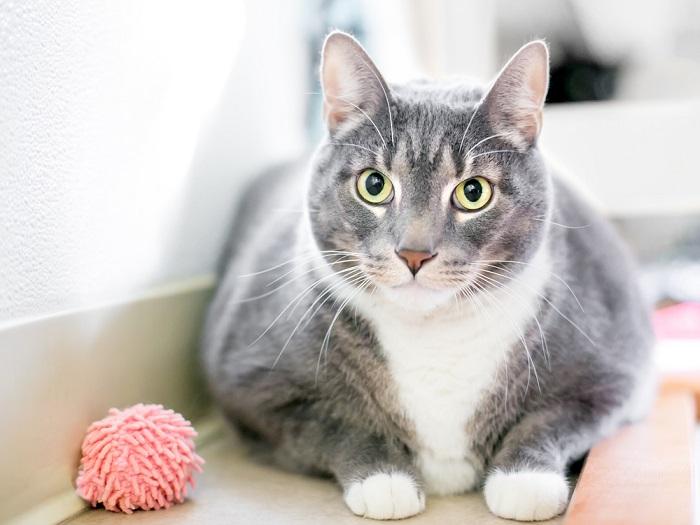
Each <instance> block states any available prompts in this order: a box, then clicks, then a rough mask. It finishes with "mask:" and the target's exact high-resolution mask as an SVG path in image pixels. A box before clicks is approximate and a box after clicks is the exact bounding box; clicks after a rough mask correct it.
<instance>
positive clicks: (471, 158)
mask: <svg viewBox="0 0 700 525" xmlns="http://www.w3.org/2000/svg"><path fill="white" fill-rule="evenodd" d="M496 153H523V152H522V151H518V150H515V149H495V150H492V151H485V152H484V153H477V154H476V155H472V156H471V157H469V160H474V159H476V158H479V157H483V156H484V155H494V154H496Z"/></svg>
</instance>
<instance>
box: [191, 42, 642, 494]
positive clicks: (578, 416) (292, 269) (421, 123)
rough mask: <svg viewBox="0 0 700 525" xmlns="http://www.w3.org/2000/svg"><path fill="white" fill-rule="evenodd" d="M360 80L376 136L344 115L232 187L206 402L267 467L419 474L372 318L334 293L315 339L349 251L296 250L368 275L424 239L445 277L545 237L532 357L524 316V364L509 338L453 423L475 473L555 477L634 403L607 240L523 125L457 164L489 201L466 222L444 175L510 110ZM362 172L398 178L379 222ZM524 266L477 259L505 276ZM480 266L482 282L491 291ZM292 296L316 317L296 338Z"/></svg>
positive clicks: (618, 271)
mask: <svg viewBox="0 0 700 525" xmlns="http://www.w3.org/2000/svg"><path fill="white" fill-rule="evenodd" d="M357 53H358V54H359V55H358V56H359V57H360V58H361V61H362V63H364V64H365V65H366V66H368V67H371V68H372V70H373V71H375V72H376V74H377V75H378V71H376V69H375V68H374V66H373V65H371V62H369V58H367V57H366V56H365V55H364V54H362V53H361V50H358V51H357ZM357 67H358V68H360V69H361V67H362V66H361V65H357ZM363 78H364V80H366V81H367V82H369V84H372V82H373V80H372V79H373V78H374V79H375V80H376V81H379V82H381V83H382V84H383V88H385V89H386V98H387V99H388V101H389V104H390V105H387V104H386V99H385V98H384V93H382V92H380V91H377V82H374V87H367V89H369V90H374V91H371V93H366V95H368V96H366V97H365V98H364V99H358V100H359V101H360V104H358V106H359V107H362V108H363V109H364V111H365V112H366V113H367V115H368V116H370V117H371V119H372V121H373V122H374V123H376V126H377V127H378V128H379V130H380V131H381V137H380V134H379V133H378V132H377V130H376V129H375V127H374V125H373V124H372V123H370V122H369V119H367V118H364V117H363V116H362V115H360V116H359V118H358V119H357V120H355V121H353V123H352V125H351V126H349V125H346V126H343V125H339V126H331V132H330V133H329V136H327V137H326V138H325V139H324V141H323V142H322V143H321V145H320V146H319V148H318V150H317V152H316V154H315V156H314V158H313V160H312V162H311V164H310V166H308V167H303V166H297V167H294V168H285V169H282V170H279V171H276V172H275V173H272V174H270V175H269V176H267V177H263V178H259V179H257V180H255V181H254V183H253V185H252V187H251V189H250V190H249V191H248V192H247V193H246V194H245V197H244V199H243V201H244V203H245V205H244V206H243V207H242V208H241V211H240V212H239V214H238V217H237V221H236V224H237V227H236V230H235V232H234V237H233V239H232V243H231V248H230V252H229V254H230V256H229V258H228V260H227V264H226V269H225V272H224V273H223V275H222V278H221V282H220V285H219V288H218V290H217V293H216V297H215V299H214V301H213V303H212V305H211V307H210V310H209V313H208V317H207V321H206V327H205V334H204V339H203V354H202V355H203V362H204V365H205V370H206V373H207V376H208V380H209V384H210V387H211V390H212V392H213V394H214V396H215V398H216V399H217V401H218V403H219V404H220V405H221V407H222V408H223V410H224V411H225V412H226V414H227V415H228V416H230V418H231V419H232V420H233V421H235V422H236V423H237V424H238V425H239V426H240V427H241V428H243V429H245V430H246V431H247V432H248V433H250V434H252V435H253V436H254V437H255V438H256V439H257V440H259V441H261V442H262V443H264V444H266V446H267V447H268V448H269V450H270V451H271V452H272V454H273V455H274V458H275V460H276V461H277V462H278V463H279V464H280V465H282V466H284V467H287V468H291V469H294V470H297V471H302V472H308V473H317V474H328V475H332V476H334V477H336V478H337V480H338V481H339V483H340V484H341V485H342V486H343V487H345V488H347V487H348V485H349V483H351V482H352V481H355V480H358V479H362V478H364V477H365V476H367V475H369V474H370V473H372V472H376V471H382V470H384V471H393V470H401V471H404V472H407V473H409V474H411V475H412V476H413V477H414V478H415V480H416V481H417V483H419V484H420V482H421V476H420V472H419V471H418V470H417V469H416V467H415V466H414V453H415V449H416V447H417V444H416V441H415V435H414V429H413V426H412V422H411V421H409V420H407V419H406V418H405V417H404V416H403V415H402V412H401V411H400V409H399V406H398V402H397V399H396V392H395V390H394V388H393V386H392V377H391V374H390V372H389V371H388V368H387V366H386V360H385V356H384V355H383V353H382V348H381V347H380V346H379V343H378V340H377V338H376V337H375V334H374V333H373V328H372V324H371V321H372V320H371V319H364V318H363V317H362V314H361V312H358V311H357V310H355V309H353V308H352V304H350V306H347V307H346V308H345V309H343V310H342V311H340V313H339V314H338V317H337V319H335V322H334V324H333V327H332V331H331V332H330V339H329V344H328V345H327V348H326V349H323V347H324V338H325V337H326V334H327V331H328V328H329V325H330V324H331V322H332V321H333V319H334V317H336V314H337V312H338V311H339V307H340V304H341V303H342V301H343V297H344V296H341V295H340V294H334V293H333V291H332V290H331V291H329V292H328V293H327V295H325V296H322V294H323V292H324V290H327V288H326V287H327V286H328V285H331V284H332V283H336V282H337V280H335V279H333V278H332V277H329V275H333V274H332V273H328V268H332V269H333V270H334V271H335V272H337V271H341V272H342V271H343V270H344V269H345V270H348V269H349V268H351V267H352V266H353V265H355V264H357V261H356V260H354V259H351V258H350V257H345V256H343V255H342V254H336V255H333V254H330V253H328V254H326V255H324V256H323V259H322V260H323V261H325V262H324V263H323V264H319V260H320V259H319V258H318V257H314V256H313V254H318V250H319V249H320V250H340V251H349V252H361V253H362V254H364V256H363V257H362V259H363V264H364V265H363V267H362V268H363V274H362V277H369V279H370V283H375V281H374V280H375V279H376V280H378V281H379V282H381V279H382V275H383V272H386V271H387V270H386V268H387V265H388V264H394V263H395V260H394V258H395V255H394V254H393V253H392V252H393V250H394V249H395V248H397V247H400V246H404V247H405V246H409V247H410V248H413V249H422V250H430V251H431V252H432V251H436V250H437V251H438V252H439V257H438V258H437V259H436V260H435V261H434V262H431V263H430V264H431V265H436V266H435V268H439V269H440V271H441V272H443V273H444V275H446V276H452V277H453V278H454V277H455V276H457V277H462V276H464V275H466V273H468V272H469V269H470V268H471V266H469V263H470V262H471V261H474V260H479V259H481V260H508V261H522V262H527V261H530V260H531V258H532V257H533V254H534V253H535V252H536V251H537V249H538V248H539V247H540V246H542V245H543V244H544V245H546V246H547V247H548V249H549V252H550V254H551V257H552V265H553V272H552V276H550V277H549V279H548V281H547V284H546V287H545V291H544V294H543V295H544V296H545V297H546V299H541V300H540V301H539V304H538V308H537V315H538V319H539V322H540V325H541V328H542V330H543V332H544V335H545V337H546V344H547V350H548V354H549V359H547V356H546V353H545V351H544V350H545V348H543V345H542V337H541V335H540V331H539V328H538V326H537V325H536V323H535V321H534V316H533V320H532V321H531V322H530V323H529V325H528V327H527V330H526V332H525V334H524V335H525V339H526V342H527V345H528V346H529V347H530V348H531V355H532V360H533V363H529V362H528V359H527V357H526V355H525V353H524V352H523V351H522V347H521V346H520V343H518V344H517V345H516V346H515V347H514V348H513V349H512V350H511V351H510V353H509V354H508V362H507V366H508V374H507V380H506V381H507V385H506V384H505V382H504V380H503V379H502V377H504V376H502V375H499V376H498V377H499V378H500V379H499V380H498V381H494V383H493V384H492V385H491V387H490V388H489V389H488V391H487V392H486V393H484V395H483V396H482V398H481V399H480V401H479V404H478V407H476V410H475V413H474V416H473V417H472V418H471V419H470V422H469V425H468V428H467V429H465V431H467V432H468V433H469V435H470V436H471V456H470V457H472V460H473V461H474V463H475V467H476V469H477V471H478V472H479V473H480V474H481V475H482V476H483V475H485V474H486V473H487V472H489V469H494V468H500V469H503V470H507V471H510V470H517V469H518V468H525V467H527V468H530V469H542V470H553V471H556V472H565V469H566V468H567V465H569V464H570V463H571V462H572V461H573V460H575V459H577V458H580V457H581V456H582V455H583V454H585V452H586V451H587V450H588V449H589V448H590V447H591V446H592V445H593V444H594V443H595V442H596V441H597V440H598V439H600V438H601V437H602V436H604V435H606V434H608V433H609V432H610V431H612V430H613V429H614V428H616V426H618V425H619V424H621V423H623V422H625V421H627V420H631V419H634V418H637V417H639V416H640V415H642V413H643V411H640V410H638V409H635V410H633V409H631V408H630V407H629V400H630V398H631V397H632V396H633V393H634V392H635V391H636V390H638V389H639V388H640V387H641V386H643V385H642V383H643V382H644V381H646V378H645V376H644V375H643V372H644V371H645V370H646V369H647V367H648V362H649V355H650V347H651V342H652V337H651V332H650V328H649V321H648V313H647V310H646V308H645V307H644V305H643V304H642V300H641V299H640V294H639V292H638V289H637V286H636V284H635V282H634V280H633V274H634V271H633V267H632V265H631V263H630V260H629V257H628V255H627V253H626V251H625V249H624V248H623V247H622V244H621V242H620V241H619V240H618V238H617V236H616V235H615V233H614V232H613V230H612V229H611V227H610V226H609V225H608V223H607V222H606V221H605V220H603V219H602V218H601V217H600V216H599V215H598V214H597V213H595V212H594V211H593V210H591V209H590V208H589V207H588V206H587V205H586V204H584V203H583V202H582V201H581V200H580V199H579V198H578V197H577V196H576V195H575V194H574V193H573V192H572V191H571V190H570V189H569V188H568V187H567V186H566V185H565V184H563V183H562V182H561V181H560V180H559V179H558V178H557V177H556V176H555V175H554V174H552V173H551V170H550V168H549V167H548V166H547V164H546V163H545V161H544V160H543V158H542V156H541V154H540V152H539V151H538V149H537V145H536V143H535V142H534V138H533V137H526V139H527V140H518V139H513V137H512V136H502V137H495V138H494V139H492V140H489V141H487V142H486V143H484V144H483V145H482V146H480V147H479V148H478V149H477V150H475V153H482V152H488V151H491V150H507V151H506V152H502V153H494V154H486V155H481V156H478V157H477V158H475V159H474V166H475V168H476V170H477V171H479V170H481V171H484V172H488V173H490V174H491V175H492V176H493V178H494V180H495V187H496V190H495V191H496V192H498V199H497V201H495V202H494V204H493V205H492V206H490V207H489V209H488V210H487V211H485V212H484V213H482V214H480V215H479V216H478V217H475V218H473V219H471V220H467V221H463V222H460V221H458V220H456V218H455V217H456V216H457V213H456V212H455V210H453V209H446V207H445V206H444V205H443V203H442V201H441V197H440V195H441V192H442V190H443V188H444V187H446V186H449V185H451V184H452V185H454V184H456V183H457V182H458V181H459V177H460V174H461V173H462V171H463V169H464V167H465V158H464V153H465V152H466V150H467V149H468V147H471V146H473V145H474V144H476V143H477V142H479V141H480V140H481V139H483V138H485V137H489V136H491V135H494V134H495V133H497V132H498V130H501V129H508V128H509V127H517V126H518V123H517V122H516V120H517V119H515V118H513V120H512V121H510V120H509V118H511V117H512V115H510V116H509V114H508V113H507V111H506V112H504V111H500V110H499V108H494V107H493V106H492V104H494V102H493V101H490V99H489V97H487V98H486V99H485V100H484V101H483V103H482V105H481V106H478V102H479V101H480V100H482V97H483V96H484V92H483V91H482V89H480V88H478V87H473V86H469V85H464V84H459V83H450V84H440V83H432V82H418V83H411V84H408V85H400V86H399V85H392V86H390V87H389V86H388V85H387V84H384V83H383V80H381V77H380V76H376V77H375V76H374V74H373V75H367V74H365V75H364V77H363ZM367 79H369V80H367ZM363 100H364V101H366V103H365V102H363ZM500 102H503V101H502V100H501V101H500ZM500 102H499V103H500ZM475 112H476V114H475ZM494 115H495V116H494ZM390 119H391V120H390ZM470 122H471V125H470V126H469V132H468V134H467V135H466V136H464V131H465V129H466V128H467V126H468V124H469V123H470ZM462 141H463V144H464V147H463V151H461V152H460V148H459V146H460V144H462ZM341 144H343V145H341ZM350 144H353V145H358V146H361V147H355V146H351V145H350ZM385 144H386V147H385ZM365 148H366V149H365ZM367 150H372V151H373V152H376V153H371V152H369V151H367ZM370 166H371V167H377V168H381V169H383V170H386V171H389V172H391V173H392V176H394V177H398V178H400V181H401V188H402V196H401V206H400V208H399V207H397V206H393V205H386V206H385V207H384V215H383V216H381V217H379V216H378V215H377V214H375V213H373V212H372V210H370V209H369V208H368V207H367V206H364V205H363V204H361V203H360V202H359V201H358V198H357V197H356V196H354V195H353V192H352V187H353V181H354V180H355V177H356V175H357V173H358V172H359V171H361V170H362V169H363V168H366V167H370ZM392 168H393V169H392ZM448 208H449V207H448ZM290 210H291V211H290ZM295 210H299V212H297V211H295ZM562 225H580V226H585V227H580V228H567V227H564V226H562ZM526 266H527V265H526V264H518V263H500V264H497V265H495V266H491V267H490V268H491V270H492V271H495V272H497V273H500V274H502V275H519V274H520V273H521V272H522V271H523V270H524V268H525V267H526ZM269 268H272V269H270V270H268V271H263V270H266V269H269ZM260 271H263V272H262V273H258V274H257V275H252V276H243V277H241V275H244V274H249V273H251V272H260ZM346 273H347V274H348V275H354V274H353V273H352V271H351V270H348V272H346ZM433 273H435V272H433ZM338 275H339V274H335V277H336V278H337V277H338ZM484 275H486V274H484ZM490 275H491V279H493V280H486V281H484V283H483V285H484V286H486V287H487V288H492V287H495V286H499V285H507V279H504V278H502V277H500V276H499V275H497V274H496V273H494V274H490ZM555 275H556V277H555ZM438 278H439V277H438ZM465 279H466V277H465ZM363 282H365V281H363ZM565 282H566V284H565ZM270 283H274V284H270ZM314 283H316V284H315V285H314ZM374 286H375V284H368V285H367V288H366V291H365V292H364V293H371V290H372V289H373V288H374ZM569 287H570V289H569ZM350 288H353V286H350ZM356 288H357V286H354V288H353V289H356ZM305 290H306V293H304V291H305ZM472 292H473V293H478V290H476V289H474V288H472ZM574 294H575V296H576V297H577V300H578V301H580V303H581V306H582V307H583V310H585V313H584V312H582V310H581V308H580V306H579V304H578V302H577V300H576V299H575V297H574ZM320 296H321V299H320V300H318V301H316V300H317V299H318V298H319V297H320ZM323 299H327V300H326V301H324V300H323ZM295 300H296V302H295V303H294V304H295V306H293V307H289V305H290V304H292V302H293V301H295ZM314 301H316V302H315V303H314ZM285 308H286V310H285ZM309 308H312V310H311V312H314V311H315V313H314V314H313V315H307V316H306V317H304V318H303V321H304V322H302V323H300V324H299V328H298V329H297V330H296V331H295V332H294V330H295V327H296V326H297V324H298V322H299V321H300V319H302V316H303V314H304V313H305V312H307V314H308V313H309V312H308V309H309ZM316 309H317V310H316ZM280 312H284V313H283V314H282V315H279V314H280ZM417 315H418V314H417ZM574 323H575V325H576V326H574ZM292 332H294V334H293V336H292V337H291V338H290V334H292ZM261 334H264V335H262V336H261ZM282 348H284V352H283V353H282V354H281V355H280V351H281V350H282ZM465 351H466V350H465ZM435 358H436V359H439V356H436V357H435ZM273 364H274V366H273ZM532 365H534V367H535V369H536V370H537V374H538V385H535V381H534V379H533V377H532V372H531V366H532ZM506 389H507V391H508V395H507V397H506V396H505V395H504V392H505V390H506ZM465 453H466V451H465Z"/></svg>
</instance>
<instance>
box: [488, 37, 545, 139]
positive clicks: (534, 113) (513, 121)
mask: <svg viewBox="0 0 700 525" xmlns="http://www.w3.org/2000/svg"><path fill="white" fill-rule="evenodd" d="M548 85H549V51H548V49H547V44H545V43H544V41H542V40H535V41H533V42H530V43H529V44H526V45H524V46H523V47H521V48H520V50H519V51H518V52H517V53H515V55H513V57H512V58H511V59H510V61H509V62H508V63H507V64H506V65H505V67H504V68H503V69H502V70H501V72H500V73H499V75H498V77H497V78H496V80H495V81H494V83H493V85H492V86H491V88H490V90H489V92H488V94H487V95H486V97H485V98H484V100H483V105H484V106H485V107H486V110H485V111H486V114H487V118H488V119H489V121H490V122H491V125H492V127H493V128H494V130H495V131H496V132H498V133H501V134H503V135H504V136H505V137H507V138H508V139H509V140H510V141H511V142H513V143H514V144H515V145H516V146H528V145H532V144H534V142H535V141H536V140H537V136H538V135H539V134H540V130H541V129H542V108H543V106H544V100H545V98H546V97H547V88H548Z"/></svg>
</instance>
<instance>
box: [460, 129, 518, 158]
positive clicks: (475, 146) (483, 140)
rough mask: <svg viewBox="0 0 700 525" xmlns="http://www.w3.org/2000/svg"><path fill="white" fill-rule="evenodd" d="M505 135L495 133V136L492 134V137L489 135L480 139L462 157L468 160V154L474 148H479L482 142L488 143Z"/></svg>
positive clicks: (505, 134)
mask: <svg viewBox="0 0 700 525" xmlns="http://www.w3.org/2000/svg"><path fill="white" fill-rule="evenodd" d="M507 135H508V134H507V133H495V134H493V135H489V136H488V137H486V138H485V139H481V140H480V141H479V142H477V143H476V144H474V145H473V146H472V147H471V148H469V151H467V153H466V154H465V155H464V157H465V158H467V159H468V158H469V154H470V153H471V152H472V151H474V150H475V149H476V148H478V147H479V146H481V145H482V144H483V143H484V142H486V141H489V140H491V139H495V138H497V137H506V136H507Z"/></svg>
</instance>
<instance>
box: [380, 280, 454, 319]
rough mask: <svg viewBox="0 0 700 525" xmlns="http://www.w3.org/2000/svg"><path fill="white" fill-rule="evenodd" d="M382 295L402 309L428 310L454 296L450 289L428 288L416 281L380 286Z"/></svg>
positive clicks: (441, 304) (437, 306) (443, 303)
mask: <svg viewBox="0 0 700 525" xmlns="http://www.w3.org/2000/svg"><path fill="white" fill-rule="evenodd" d="M382 293H383V295H384V297H385V298H386V299H387V300H388V301H390V302H392V303H395V304H396V305H397V306H400V307H401V308H402V309H404V310H408V311H414V312H430V311H432V310H435V309H437V308H440V307H441V306H445V305H446V304H448V303H449V301H450V300H451V299H452V298H453V297H454V291H452V290H438V289H435V288H429V287H427V286H424V285H422V284H419V283H417V282H416V281H411V282H409V283H406V284H402V285H401V286H391V287H388V286H387V287H382Z"/></svg>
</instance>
